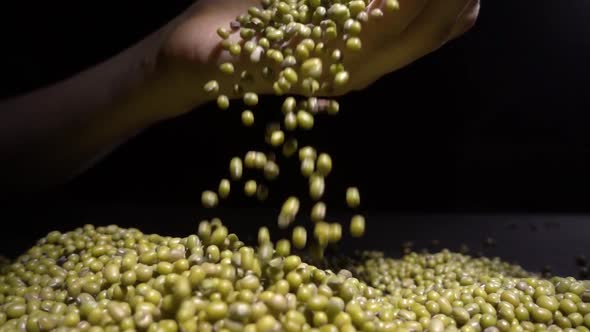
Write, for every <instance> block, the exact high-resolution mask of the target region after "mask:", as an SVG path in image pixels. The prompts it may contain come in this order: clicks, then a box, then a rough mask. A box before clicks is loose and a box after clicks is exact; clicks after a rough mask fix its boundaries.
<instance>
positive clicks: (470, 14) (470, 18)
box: [450, 0, 480, 39]
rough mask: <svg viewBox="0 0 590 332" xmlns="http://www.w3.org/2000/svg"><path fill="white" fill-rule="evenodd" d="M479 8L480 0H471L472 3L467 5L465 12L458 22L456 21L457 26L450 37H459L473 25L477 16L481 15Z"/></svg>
mask: <svg viewBox="0 0 590 332" xmlns="http://www.w3.org/2000/svg"><path fill="white" fill-rule="evenodd" d="M479 8H480V2H479V0H471V3H469V5H467V7H466V8H465V10H464V11H463V13H462V14H461V15H460V16H459V18H458V19H457V23H455V27H454V28H453V31H452V32H451V37H450V39H456V38H458V37H459V36H461V35H463V34H464V33H466V32H467V31H469V30H470V29H471V28H472V27H473V25H474V24H475V21H477V16H478V15H479Z"/></svg>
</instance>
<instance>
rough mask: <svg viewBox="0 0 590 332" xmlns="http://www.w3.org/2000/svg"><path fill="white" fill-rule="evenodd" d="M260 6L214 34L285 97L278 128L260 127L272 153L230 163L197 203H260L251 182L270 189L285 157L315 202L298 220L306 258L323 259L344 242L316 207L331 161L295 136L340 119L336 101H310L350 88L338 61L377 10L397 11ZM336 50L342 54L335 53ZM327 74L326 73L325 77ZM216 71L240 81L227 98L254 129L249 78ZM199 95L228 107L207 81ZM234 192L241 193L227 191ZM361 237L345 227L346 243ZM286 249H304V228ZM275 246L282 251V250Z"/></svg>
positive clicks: (357, 221)
mask: <svg viewBox="0 0 590 332" xmlns="http://www.w3.org/2000/svg"><path fill="white" fill-rule="evenodd" d="M261 5H262V8H257V7H252V8H250V9H249V10H248V13H247V14H244V15H240V16H238V17H237V18H236V21H234V22H231V23H230V24H229V26H228V27H220V28H219V29H218V30H217V34H218V35H219V37H220V43H221V45H222V47H223V49H224V50H225V51H226V52H228V53H229V54H230V55H231V56H233V57H234V59H235V60H236V61H235V62H238V60H239V59H246V60H245V61H251V62H253V63H257V64H259V66H258V67H259V68H261V73H260V76H261V77H263V79H265V80H268V81H271V82H272V87H273V90H274V92H275V94H276V95H279V96H283V95H285V98H284V101H283V104H282V107H281V109H280V110H276V111H277V112H280V113H282V117H283V121H282V123H281V122H272V121H271V122H268V123H266V124H264V127H265V128H266V132H265V137H264V139H265V142H266V143H267V144H268V145H269V148H270V149H272V150H273V151H272V152H270V153H265V152H263V151H248V152H246V153H245V155H244V156H243V157H240V156H236V157H233V158H232V159H231V161H230V163H229V177H228V178H224V179H221V180H220V182H219V186H218V188H216V190H205V191H204V192H203V193H202V195H201V202H202V205H203V206H204V207H206V208H214V207H216V206H217V205H218V204H219V203H220V200H225V199H227V198H228V197H229V195H230V192H232V193H233V195H236V194H237V195H239V194H242V191H243V194H244V195H245V196H247V197H253V196H256V197H257V198H258V199H259V200H265V199H266V198H267V197H268V194H269V189H268V184H267V183H264V182H263V181H260V182H257V181H256V180H254V179H253V178H251V177H252V174H253V173H256V172H259V173H262V174H263V175H264V181H273V180H275V179H276V178H277V177H278V176H279V173H280V165H279V162H278V160H277V158H276V153H275V152H279V153H282V155H283V156H284V157H286V158H285V160H284V162H288V161H293V159H289V157H291V156H293V155H295V154H297V155H298V157H299V158H298V161H299V169H300V172H301V176H302V179H303V180H304V181H307V182H308V183H307V186H308V188H309V190H308V193H307V194H306V195H307V196H309V198H310V199H311V200H313V201H314V202H315V204H314V205H313V207H312V208H311V211H310V212H309V213H308V214H306V217H305V218H304V219H311V220H312V221H313V222H314V228H313V243H311V244H312V246H311V249H312V250H311V251H312V252H313V253H315V254H316V256H317V257H318V258H321V257H323V253H324V250H325V248H326V247H327V246H328V245H329V244H331V243H336V242H338V241H340V239H341V238H342V226H341V224H340V223H337V222H327V221H326V220H327V219H328V218H327V207H326V204H325V203H324V202H322V198H323V197H324V195H325V193H326V186H327V185H326V180H327V177H328V176H329V174H330V172H331V171H332V166H333V165H332V158H331V156H330V155H329V154H328V153H326V152H319V153H318V151H317V149H316V148H314V147H313V146H309V145H307V146H303V147H300V146H299V143H298V140H297V134H298V133H301V132H302V131H309V130H312V129H313V127H314V123H315V120H314V118H315V117H316V116H320V115H321V114H322V113H327V114H331V115H335V114H337V113H338V112H339V110H340V105H339V103H338V102H337V101H336V100H330V99H324V98H318V97H316V94H318V93H328V92H331V91H332V90H333V89H334V88H341V87H343V86H345V85H346V84H347V83H348V80H349V76H350V75H349V73H348V72H347V70H346V68H345V66H344V62H343V59H344V57H346V56H347V55H348V54H349V53H350V52H357V51H359V50H360V49H361V40H360V38H359V37H358V36H359V34H360V32H361V30H362V24H363V23H366V22H367V21H368V20H369V19H377V18H380V17H382V16H383V15H384V13H383V9H387V10H388V11H395V10H397V9H398V7H399V4H398V3H397V1H395V0H388V1H384V2H383V4H382V6H381V7H383V8H379V7H375V8H373V9H371V10H369V9H367V5H368V3H367V2H366V1H364V0H353V1H333V0H330V1H318V0H316V1H293V0H287V1H271V0H265V1H263V2H262V3H261ZM232 34H236V35H237V34H239V36H240V38H239V39H237V40H234V41H231V38H230V37H231V35H232ZM340 41H342V42H340ZM338 45H340V46H342V47H343V49H339V48H338V47H339V46H338ZM277 67H278V68H279V69H278V70H277V69H276V68H277ZM328 68H329V73H328V74H326V73H325V72H326V71H328ZM219 70H220V71H221V72H222V73H223V74H225V75H234V76H239V80H238V81H239V83H236V84H235V85H234V88H233V89H232V90H233V92H234V93H237V94H238V95H239V96H241V98H242V103H241V104H243V107H244V110H243V111H242V116H241V119H242V123H243V125H244V126H246V127H250V126H252V125H253V124H254V121H255V113H254V111H253V109H254V108H255V107H256V106H257V105H258V102H259V100H258V96H257V95H256V93H253V92H249V91H248V90H247V88H248V85H249V84H251V83H252V80H253V77H254V76H255V75H254V73H252V72H248V71H246V70H244V71H241V72H238V71H237V70H236V67H235V66H234V63H232V62H225V63H222V64H220V65H219ZM203 89H204V91H205V92H206V93H208V94H211V95H214V96H216V98H217V106H218V107H219V108H220V109H222V110H226V109H228V108H229V107H230V104H229V99H230V98H229V97H228V96H227V95H224V94H221V92H220V91H221V90H222V89H221V87H220V84H219V82H217V81H215V80H212V81H209V82H207V83H206V84H205V85H204V86H203ZM226 90H228V89H226ZM292 90H295V91H303V95H304V96H305V97H301V96H299V97H296V96H293V95H289V92H290V91H292ZM295 160H297V159H295ZM232 183H233V185H232ZM240 184H241V185H242V186H243V190H242V188H238V189H234V190H233V191H232V190H231V189H232V187H236V186H239V185H240ZM343 196H344V195H343ZM346 204H347V205H348V206H349V207H350V208H351V209H356V208H358V207H359V205H360V193H359V190H358V188H356V187H350V188H348V189H347V191H346ZM300 205H301V203H300V197H297V196H289V197H286V198H285V200H284V203H283V204H282V207H281V208H280V212H279V215H278V218H277V223H278V226H279V227H280V228H281V229H287V228H288V227H289V226H291V225H292V224H293V222H294V221H295V220H296V219H297V215H298V214H299V212H300ZM300 219H301V218H300ZM364 231H365V219H364V217H363V216H362V215H360V214H354V215H353V216H352V217H351V220H350V223H349V232H350V234H351V236H353V237H360V236H362V235H363V233H364ZM292 242H294V243H293V245H294V246H295V247H297V248H298V249H303V248H304V247H305V246H306V244H307V242H308V241H307V231H306V229H305V228H304V227H301V226H297V227H295V228H293V232H292ZM310 242H312V241H310ZM281 245H282V246H286V243H285V242H283V243H281Z"/></svg>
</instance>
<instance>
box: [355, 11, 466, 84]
mask: <svg viewBox="0 0 590 332" xmlns="http://www.w3.org/2000/svg"><path fill="white" fill-rule="evenodd" d="M469 2H470V0H431V1H428V3H427V4H426V7H425V8H424V10H423V11H422V12H421V13H420V14H419V15H418V17H416V19H415V20H414V21H413V22H411V23H410V25H409V26H408V27H407V28H406V29H405V30H404V31H403V32H402V33H401V34H400V35H398V36H396V37H394V38H393V40H392V41H389V42H388V41H384V42H382V43H384V44H385V46H384V47H383V48H382V49H380V50H379V52H378V55H376V56H375V59H374V61H372V66H371V71H372V72H371V73H369V72H365V73H364V74H365V75H363V76H364V77H366V78H367V79H368V80H371V77H380V76H382V75H383V74H385V73H390V72H393V71H395V70H398V69H400V68H402V67H405V66H407V65H408V64H410V63H412V62H414V61H416V60H418V59H419V58H421V57H423V56H425V55H426V54H428V53H431V52H433V51H434V50H436V49H438V48H440V47H441V46H442V45H443V44H444V43H445V42H446V41H447V40H448V39H449V37H450V34H451V31H452V30H453V27H454V26H455V22H456V21H457V18H458V17H459V15H460V14H461V12H463V9H464V8H465V7H466V6H467V4H468V3H469ZM380 23H381V24H383V21H382V22H380ZM368 83H369V82H368V81H367V82H363V83H361V86H363V85H366V84H368Z"/></svg>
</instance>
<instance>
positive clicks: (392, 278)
mask: <svg viewBox="0 0 590 332" xmlns="http://www.w3.org/2000/svg"><path fill="white" fill-rule="evenodd" d="M257 242H258V243H256V244H252V245H251V246H249V245H246V244H244V243H243V242H242V241H240V239H239V238H238V236H237V235H236V234H233V233H230V232H229V230H228V229H227V228H226V227H225V226H224V225H223V224H222V222H221V221H220V220H219V219H216V218H215V219H212V220H209V221H202V222H200V224H199V225H198V227H196V234H193V235H190V236H187V237H184V238H179V237H169V236H162V235H157V234H143V233H142V232H140V231H139V230H137V229H124V228H119V227H117V226H115V225H111V226H101V227H94V226H92V225H85V226H84V227H80V228H78V229H75V230H73V231H71V232H67V233H60V232H58V231H53V232H51V233H49V234H48V235H47V236H46V237H44V238H42V239H41V240H39V241H38V243H37V244H36V245H35V246H34V247H32V248H30V249H29V250H28V251H27V252H26V253H24V254H23V255H21V256H20V257H19V258H18V259H16V260H15V261H14V262H12V263H11V264H6V265H3V266H2V267H1V268H0V331H163V332H169V331H221V332H238V331H246V332H278V331H286V332H298V331H314V332H333V331H334V332H335V331H345V332H350V331H366V332H370V331H373V332H385V331H397V332H407V331H416V332H419V331H431V332H439V331H485V332H495V331H562V330H564V331H589V328H590V282H589V281H578V280H575V279H574V278H570V277H568V278H561V277H553V278H551V279H544V278H540V277H539V276H536V275H533V274H529V273H527V272H526V271H524V270H523V269H522V268H521V267H519V266H516V265H511V264H508V263H505V262H503V261H501V260H499V259H497V258H495V259H489V258H485V257H484V258H473V257H470V256H466V255H462V254H458V253H451V252H449V251H448V250H442V251H441V252H438V253H422V254H418V253H415V252H411V253H409V254H407V255H405V256H404V257H403V258H402V259H392V258H387V257H385V256H384V255H383V254H382V253H379V252H361V253H358V254H356V255H355V256H353V257H326V261H325V264H327V267H328V268H325V269H322V268H318V267H316V266H314V265H311V264H308V263H306V262H304V261H302V258H301V256H299V255H297V254H296V253H297V252H296V250H295V249H293V248H291V243H290V242H289V241H283V240H281V241H278V242H276V243H273V242H272V241H271V239H270V236H269V233H268V230H267V229H265V228H262V229H261V231H260V232H259V234H258V241H257ZM293 243H298V242H297V241H293ZM298 247H301V243H299V244H298Z"/></svg>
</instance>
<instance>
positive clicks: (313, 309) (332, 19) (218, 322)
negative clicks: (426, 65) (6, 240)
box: [0, 0, 590, 332]
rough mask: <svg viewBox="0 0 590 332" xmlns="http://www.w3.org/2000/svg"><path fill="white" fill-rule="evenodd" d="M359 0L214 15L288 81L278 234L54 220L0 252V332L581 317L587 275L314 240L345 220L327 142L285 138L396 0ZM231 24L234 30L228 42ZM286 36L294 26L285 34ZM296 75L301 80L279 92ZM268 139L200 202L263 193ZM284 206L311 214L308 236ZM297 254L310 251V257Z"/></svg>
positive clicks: (401, 330) (314, 329) (262, 331)
mask: <svg viewBox="0 0 590 332" xmlns="http://www.w3.org/2000/svg"><path fill="white" fill-rule="evenodd" d="M367 5H368V2H366V1H365V0H352V1H347V0H331V1H328V0H300V1H296V0H280V1H279V0H263V2H262V3H261V7H252V8H250V9H249V10H248V12H247V13H245V14H243V15H240V16H239V17H237V18H236V21H234V22H231V23H230V24H229V27H228V28H225V27H221V28H219V30H218V34H219V36H220V38H221V43H222V46H223V47H224V49H225V50H226V51H227V52H229V54H231V55H233V56H235V57H238V56H239V55H242V53H245V54H246V55H247V57H246V58H247V59H249V61H252V62H256V63H269V64H275V65H277V64H278V65H280V68H281V70H280V71H279V72H275V71H273V69H271V68H275V67H272V66H270V65H268V66H261V68H262V69H261V70H262V73H261V74H262V76H263V77H265V78H266V79H269V80H272V81H273V83H272V84H273V89H274V91H275V93H276V94H278V95H286V96H285V99H284V103H283V105H282V107H281V110H277V111H280V112H281V114H282V115H283V117H284V120H283V122H282V123H268V124H266V128H267V132H266V135H265V141H266V142H267V143H268V144H269V146H270V148H271V149H274V150H276V151H280V152H281V153H282V154H283V155H284V156H285V157H287V158H286V159H287V160H298V162H299V166H300V167H299V169H300V171H301V175H302V176H303V178H304V179H306V181H309V182H308V186H309V193H307V195H308V196H309V198H310V199H312V200H313V201H314V205H313V206H312V208H311V210H310V211H309V213H308V214H306V215H307V216H306V217H305V218H302V217H299V218H297V215H298V214H300V211H299V210H300V205H301V203H300V199H299V198H298V197H296V196H289V197H286V198H285V201H284V202H283V204H282V206H281V208H280V212H279V215H278V216H277V223H278V225H279V226H280V228H283V229H287V228H289V227H292V232H291V236H290V237H289V238H288V239H287V238H285V239H280V240H278V241H276V242H273V241H271V236H270V232H269V229H268V228H267V227H262V228H260V229H259V230H258V234H257V235H258V236H257V241H256V242H257V243H254V244H245V243H244V242H242V241H241V240H240V239H239V238H238V236H237V235H236V234H234V233H230V231H229V229H228V228H227V227H226V226H224V225H223V223H222V221H221V220H220V219H218V218H213V219H211V220H204V221H201V222H200V223H199V224H198V226H197V227H196V232H195V234H192V235H189V236H187V237H183V238H180V237H170V236H163V235H158V234H144V233H142V232H141V231H139V230H138V229H134V228H129V229H125V228H120V227H118V226H116V225H110V226H101V227H95V226H93V225H85V226H84V227H80V228H77V229H75V230H73V231H70V232H65V233H62V232H59V231H53V232H51V233H49V234H48V235H47V236H45V237H44V238H42V239H40V240H39V241H38V242H37V243H36V244H35V245H34V246H33V247H31V248H30V249H29V250H28V251H26V252H25V253H24V254H22V255H21V256H20V257H18V258H17V259H16V260H14V261H12V262H10V261H8V260H4V259H0V332H4V331H58V332H61V331H91V332H102V331H105V332H107V331H113V332H119V331H148V332H160V331H161V332H176V331H183V332H196V331H203V332H239V331H244V332H282V331H285V332H338V331H342V332H355V331H363V332H410V331H413V332H421V331H429V332H443V331H449V332H455V331H463V332H481V331H483V332H498V331H502V332H504V331H510V332H512V331H514V332H518V331H580V332H590V330H589V328H590V281H584V280H576V279H574V278H571V277H567V278H563V277H552V278H551V279H547V278H542V277H540V276H538V275H535V274H530V273H528V272H526V271H524V270H523V269H522V268H521V267H520V266H517V265H511V264H508V263H506V262H503V261H501V260H500V259H498V258H494V259H491V258H486V257H481V258H475V257H470V256H468V255H464V254H459V253H452V252H450V251H448V250H442V251H440V252H437V253H415V252H411V251H410V250H409V247H408V248H406V249H408V251H407V252H406V254H405V255H404V256H403V257H402V258H401V259H393V258H388V257H386V256H384V254H383V253H379V252H360V253H358V254H355V255H353V256H341V255H336V254H331V255H326V256H325V257H324V256H323V250H324V249H325V248H326V247H327V246H328V245H329V244H332V243H336V242H338V241H339V240H340V238H341V237H342V232H343V230H342V226H341V224H339V223H329V222H326V220H327V206H326V204H325V203H324V202H323V201H322V197H323V196H324V194H325V192H326V178H327V177H328V176H329V174H330V172H331V170H332V158H331V157H330V155H329V154H328V153H326V152H323V151H317V150H316V149H315V148H314V147H312V146H304V147H299V146H298V141H297V135H296V134H297V133H298V132H300V131H306V130H311V129H312V128H313V126H314V117H315V116H320V115H321V114H322V113H327V114H336V113H338V111H339V107H340V106H339V104H338V103H337V102H336V101H335V100H326V99H322V98H317V97H315V96H316V94H317V93H320V92H321V91H329V89H331V88H332V87H334V86H343V85H345V84H347V81H348V79H349V73H348V72H347V71H346V68H344V65H343V64H342V60H343V58H344V57H346V56H347V54H348V52H355V51H357V50H358V49H360V48H361V40H360V39H359V37H358V35H359V32H360V31H361V28H362V26H363V24H364V23H366V22H367V21H368V20H370V19H379V18H381V17H385V16H386V15H387V14H388V12H391V11H394V10H397V9H398V6H399V4H398V3H397V1H396V0H386V1H384V2H383V8H375V7H371V9H370V10H369V9H367ZM232 33H233V34H235V33H239V35H240V37H241V40H239V41H238V42H230V38H229V37H230V35H231V34H232ZM338 38H341V39H342V41H344V43H341V44H342V45H344V47H343V49H331V48H330V45H331V44H330V43H329V41H330V40H336V39H338ZM291 40H297V41H298V42H297V43H296V45H293V46H292V47H289V46H288V45H291V44H289V43H287V41H291ZM326 61H329V62H326ZM328 64H329V65H328ZM326 68H329V71H328V72H329V74H326V73H325V71H326ZM219 69H220V70H221V71H222V72H223V73H225V74H227V75H239V79H240V80H241V82H242V83H241V84H237V85H235V86H233V87H232V90H233V91H234V93H237V94H240V95H241V96H242V100H243V104H244V105H245V106H244V108H245V109H244V110H243V112H242V114H241V120H242V123H243V124H244V125H245V126H252V125H253V123H254V121H255V112H256V110H255V107H256V106H257V105H258V96H257V95H256V94H254V93H252V92H249V91H248V90H247V87H248V84H247V82H248V81H249V80H251V79H252V78H253V77H254V75H253V74H254V73H248V72H244V71H242V72H237V71H236V69H235V67H234V64H233V63H231V62H228V63H224V64H222V65H220V68H219ZM295 87H300V88H301V89H299V90H301V91H305V92H306V95H307V96H306V97H297V98H296V97H295V96H289V95H288V94H289V91H292V90H294V88H295ZM203 89H205V91H207V92H208V93H211V94H212V95H216V96H217V105H218V106H219V107H220V108H221V109H228V108H229V107H230V105H229V103H230V101H229V99H230V98H229V97H228V96H226V95H222V94H220V91H221V87H220V86H219V83H218V82H216V81H210V82H208V83H206V84H205V86H204V87H203ZM273 155H274V154H271V153H265V152H263V151H249V152H246V153H245V155H244V156H242V157H233V158H232V159H231V160H230V163H229V175H228V177H227V178H224V179H221V180H220V182H219V185H218V187H217V188H214V189H210V190H206V191H204V192H203V193H202V196H201V199H202V204H203V205H204V206H205V207H208V208H213V207H216V206H217V205H218V204H219V202H220V200H225V199H227V198H228V197H229V195H230V193H232V194H234V195H235V194H240V193H241V192H243V194H244V195H246V196H247V197H258V198H259V199H261V200H264V199H265V198H266V197H267V196H268V194H269V189H268V186H267V185H268V183H264V182H262V181H259V182H257V181H255V180H254V177H250V175H251V174H253V173H252V172H261V173H262V174H263V175H264V179H265V181H273V180H275V179H276V178H277V177H278V176H279V173H280V166H279V161H278V159H277V158H276V157H273ZM291 156H294V158H292V159H289V158H288V157H291ZM236 186H239V187H238V189H234V188H235V187H236ZM344 196H345V197H346V198H345V201H346V204H347V205H348V206H349V207H350V208H351V209H353V211H354V209H357V208H358V207H359V205H360V193H359V190H358V188H356V187H350V188H348V189H347V190H346V193H345V195H344V194H343V197H344ZM296 219H297V220H301V219H311V221H312V223H313V226H314V229H313V238H312V239H309V240H308V234H307V231H306V228H305V227H304V225H300V224H296V223H295V221H296ZM347 229H348V232H349V234H350V235H351V236H353V237H360V236H362V235H363V233H364V230H365V219H364V217H363V216H362V215H360V214H355V213H353V216H352V217H351V220H350V223H349V227H348V228H347ZM309 237H310V238H311V236H309ZM308 258H316V259H317V258H320V259H322V262H321V263H322V264H321V267H319V265H314V264H311V263H310V260H309V259H308Z"/></svg>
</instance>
